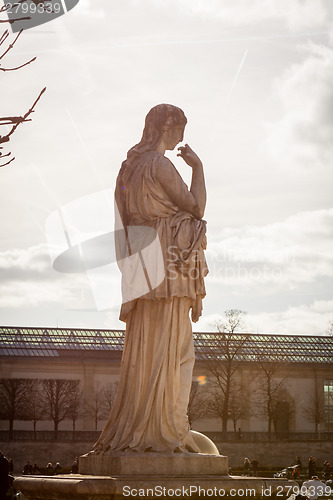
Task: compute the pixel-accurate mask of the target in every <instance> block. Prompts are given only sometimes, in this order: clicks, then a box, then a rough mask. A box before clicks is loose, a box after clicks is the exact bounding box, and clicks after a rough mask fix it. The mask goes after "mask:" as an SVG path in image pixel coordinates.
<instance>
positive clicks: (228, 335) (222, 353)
mask: <svg viewBox="0 0 333 500" xmlns="http://www.w3.org/2000/svg"><path fill="white" fill-rule="evenodd" d="M245 314H246V313H245V312H244V311H240V310H239V309H230V310H228V311H225V316H226V321H225V322H220V323H218V324H217V325H216V326H217V329H218V332H217V333H216V334H215V336H214V337H213V339H211V341H210V343H209V344H207V348H206V349H205V352H202V353H201V354H200V359H201V360H202V361H203V364H204V366H205V369H206V371H207V372H208V373H209V375H210V377H209V378H210V385H211V388H212V405H213V406H212V407H211V412H213V413H215V416H216V415H218V416H219V417H220V418H221V420H222V432H223V433H226V432H227V425H228V420H229V418H230V412H229V403H230V395H231V392H232V386H233V384H234V382H235V380H234V378H235V373H236V372H237V370H238V368H239V366H240V364H241V361H242V356H241V353H242V350H243V347H244V344H245V343H246V341H247V339H248V334H246V333H244V334H240V333H237V332H238V331H239V330H241V329H243V328H244V316H245ZM236 333H237V341H236V340H235V334H236ZM221 405H222V406H221ZM213 407H214V408H215V409H213Z"/></svg>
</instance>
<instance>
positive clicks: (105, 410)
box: [101, 382, 118, 418]
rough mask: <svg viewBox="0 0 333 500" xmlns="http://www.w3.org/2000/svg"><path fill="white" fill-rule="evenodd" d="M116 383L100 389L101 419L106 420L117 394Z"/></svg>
mask: <svg viewBox="0 0 333 500" xmlns="http://www.w3.org/2000/svg"><path fill="white" fill-rule="evenodd" d="M117 386H118V383H117V382H116V383H112V382H110V383H108V384H106V385H105V386H104V387H102V389H101V407H102V414H103V418H108V416H109V414H110V411H111V408H112V405H113V402H114V399H115V397H116V393H117Z"/></svg>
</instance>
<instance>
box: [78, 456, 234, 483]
mask: <svg viewBox="0 0 333 500" xmlns="http://www.w3.org/2000/svg"><path fill="white" fill-rule="evenodd" d="M79 461H80V474H90V475H96V476H136V477H137V476H140V477H141V476H156V477H159V476H160V477H162V476H163V477H164V476H167V477H172V476H187V477H192V476H194V477H199V476H202V475H207V474H209V475H215V476H226V475H227V474H228V458H227V457H224V456H222V455H207V454H203V453H133V452H128V453H126V452H125V453H112V454H107V453H88V454H87V455H83V456H82V457H80V458H79Z"/></svg>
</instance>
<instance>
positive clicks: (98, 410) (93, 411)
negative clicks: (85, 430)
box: [84, 388, 105, 431]
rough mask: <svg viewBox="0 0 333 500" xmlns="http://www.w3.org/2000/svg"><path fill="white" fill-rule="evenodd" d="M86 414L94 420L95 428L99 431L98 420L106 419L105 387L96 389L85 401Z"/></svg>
mask: <svg viewBox="0 0 333 500" xmlns="http://www.w3.org/2000/svg"><path fill="white" fill-rule="evenodd" d="M84 415H85V416H86V417H89V418H91V419H92V420H93V422H94V430H95V431H97V428H98V422H100V421H101V420H104V419H105V395H104V389H103V388H97V389H96V390H94V393H93V396H92V398H90V399H85V401H84Z"/></svg>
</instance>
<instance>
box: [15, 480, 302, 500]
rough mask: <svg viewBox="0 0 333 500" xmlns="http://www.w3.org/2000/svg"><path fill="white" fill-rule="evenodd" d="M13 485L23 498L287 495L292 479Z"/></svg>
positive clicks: (33, 482)
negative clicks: (21, 493)
mask: <svg viewBox="0 0 333 500" xmlns="http://www.w3.org/2000/svg"><path fill="white" fill-rule="evenodd" d="M14 484H15V487H16V488H17V489H18V490H20V491H22V492H23V494H24V495H25V496H26V498H27V500H69V499H71V500H76V499H80V500H124V499H125V498H128V497H129V498H131V497H134V496H138V497H141V498H150V499H152V498H160V497H162V498H163V497H164V498H192V499H198V498H202V497H219V496H220V497H226V498H228V497H229V498H235V499H238V498H280V499H283V498H287V497H289V496H290V494H291V492H292V488H297V487H298V485H297V483H296V482H295V481H288V480H281V479H264V478H262V479H261V478H260V479H259V478H251V477H231V476H226V477H223V476H209V475H204V476H201V477H200V478H198V477H197V478H195V477H163V478H161V477H137V478H134V479H133V477H130V476H129V477H126V476H124V477H97V476H80V475H79V474H77V475H74V474H73V475H70V476H55V477H21V478H17V479H15V483H14Z"/></svg>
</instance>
